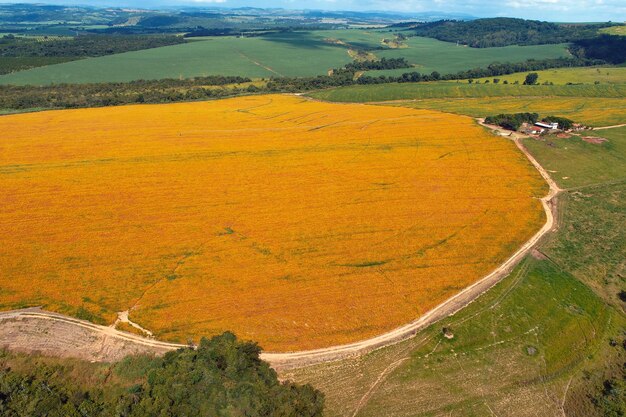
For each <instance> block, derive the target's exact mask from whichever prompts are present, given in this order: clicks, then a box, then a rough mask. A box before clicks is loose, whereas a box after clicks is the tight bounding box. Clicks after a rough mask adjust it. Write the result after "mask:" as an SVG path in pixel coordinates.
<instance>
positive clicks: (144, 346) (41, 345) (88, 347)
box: [0, 137, 561, 369]
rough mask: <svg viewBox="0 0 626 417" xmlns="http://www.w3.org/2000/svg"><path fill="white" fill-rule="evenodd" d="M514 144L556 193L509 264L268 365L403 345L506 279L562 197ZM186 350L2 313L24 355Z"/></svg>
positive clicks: (1, 329)
mask: <svg viewBox="0 0 626 417" xmlns="http://www.w3.org/2000/svg"><path fill="white" fill-rule="evenodd" d="M511 139H512V140H513V142H514V143H515V144H516V145H517V147H518V148H519V149H520V150H521V151H522V152H523V153H524V155H526V157H527V158H528V159H529V161H530V162H531V163H532V164H533V165H534V166H535V168H536V169H537V170H538V171H539V172H540V174H541V175H542V177H543V178H544V179H545V180H546V182H547V183H548V185H549V187H550V191H549V193H548V195H546V196H545V197H543V198H542V199H541V203H542V205H543V208H544V210H545V213H546V223H545V224H544V225H543V227H542V228H541V229H540V230H539V231H538V232H537V233H536V234H535V235H534V236H533V237H532V238H531V239H530V240H528V241H527V242H526V243H524V245H522V247H520V248H519V249H518V250H517V251H516V252H515V253H514V254H513V255H512V256H511V257H510V258H509V259H508V260H507V261H506V262H504V263H503V264H502V265H500V266H499V267H498V268H497V269H495V270H494V271H493V272H491V273H490V274H489V275H487V276H486V277H484V278H483V279H481V280H480V281H477V282H476V283H474V284H473V285H471V286H469V287H467V288H465V289H464V290H463V291H461V292H459V293H458V294H456V295H455V296H453V297H451V298H450V299H448V300H447V301H445V302H444V303H442V304H440V305H439V306H437V307H435V308H434V309H432V310H431V311H429V312H428V313H426V314H424V315H423V316H422V317H420V318H418V319H417V320H414V321H412V322H411V323H408V324H406V325H404V326H401V327H399V328H397V329H395V330H392V331H390V332H387V333H384V334H381V335H379V336H376V337H373V338H371V339H367V340H362V341H359V342H355V343H350V344H346V345H341V346H334V347H329V348H324V349H316V350H310V351H302V352H290V353H273V352H264V353H262V359H264V360H266V361H268V362H269V363H271V364H272V366H273V367H274V368H277V369H289V368H298V367H303V366H307V365H311V364H316V363H321V362H328V361H333V360H338V359H342V358H345V357H349V356H356V355H362V354H364V353H367V352H370V351H372V350H375V349H378V348H381V347H384V346H389V345H392V344H395V343H398V342H401V341H403V340H406V339H408V338H411V337H413V336H414V335H415V334H416V333H417V332H419V331H420V330H422V329H424V328H426V327H428V326H430V325H431V324H433V323H435V322H437V321H439V320H441V319H443V318H446V317H448V316H451V315H453V314H455V313H456V312H458V311H459V310H461V309H462V308H464V307H466V306H467V305H468V304H470V303H471V302H473V301H474V300H475V299H477V298H478V297H479V296H480V295H481V294H483V293H484V292H486V291H487V290H489V289H490V288H491V287H493V286H494V285H495V284H497V283H498V282H499V281H500V280H502V279H503V278H504V277H506V276H507V275H508V274H509V273H510V272H511V270H512V269H513V268H514V267H515V266H516V265H517V263H518V262H519V261H520V260H521V259H522V258H523V257H524V256H526V254H528V253H529V252H530V251H531V250H532V248H533V247H534V246H535V245H536V244H537V243H538V242H539V241H540V240H541V239H542V238H543V237H544V235H546V234H547V233H549V232H550V231H552V230H553V229H554V228H555V224H556V223H555V216H556V208H557V205H556V203H555V197H556V196H557V195H558V194H559V192H560V191H561V190H560V189H559V187H558V186H557V185H556V183H555V182H554V181H553V180H552V178H550V175H549V174H548V173H547V172H546V170H545V169H543V167H541V165H539V163H538V162H537V161H536V160H535V159H534V158H533V157H532V155H530V154H529V153H528V151H527V150H526V148H525V147H524V146H523V144H522V143H521V142H520V138H519V137H511ZM184 346H185V345H179V344H173V343H166V342H160V341H157V340H153V339H148V338H144V337H141V336H136V335H133V334H130V333H125V332H120V331H118V330H115V329H114V328H111V327H105V326H100V325H97V324H93V323H90V322H87V321H83V320H79V319H75V318H71V317H67V316H63V315H61V314H56V313H50V312H45V311H42V310H40V309H25V310H17V311H9V312H4V313H0V347H5V348H8V349H13V350H18V351H26V352H34V351H37V352H41V353H44V354H50V355H57V356H68V357H79V358H82V359H87V360H92V361H114V360H119V359H120V358H121V357H123V356H125V355H127V354H131V353H154V354H162V353H164V352H166V351H168V350H173V349H178V348H181V347H184Z"/></svg>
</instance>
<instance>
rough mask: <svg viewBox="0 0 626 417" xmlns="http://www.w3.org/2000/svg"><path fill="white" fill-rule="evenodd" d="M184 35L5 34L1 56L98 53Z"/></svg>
mask: <svg viewBox="0 0 626 417" xmlns="http://www.w3.org/2000/svg"><path fill="white" fill-rule="evenodd" d="M184 42H185V40H184V39H183V38H182V37H181V36H172V35H150V36H148V35H128V36H114V35H109V36H104V35H81V36H76V37H74V38H69V39H54V40H44V41H41V40H37V39H34V38H24V37H14V36H4V37H2V38H0V57H73V58H76V59H78V58H84V57H95V56H103V55H112V54H119V53H122V52H129V51H139V50H142V49H149V48H158V47H161V46H168V45H177V44H180V43H184Z"/></svg>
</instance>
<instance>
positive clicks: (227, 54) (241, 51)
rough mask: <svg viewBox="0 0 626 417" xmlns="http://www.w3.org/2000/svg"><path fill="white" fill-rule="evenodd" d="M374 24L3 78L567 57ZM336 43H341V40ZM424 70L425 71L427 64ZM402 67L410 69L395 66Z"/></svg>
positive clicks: (457, 64) (197, 45)
mask: <svg viewBox="0 0 626 417" xmlns="http://www.w3.org/2000/svg"><path fill="white" fill-rule="evenodd" d="M388 35H389V34H388V33H384V32H379V31H374V30H364V29H362V30H354V29H352V30H350V29H344V30H323V31H302V32H286V33H270V34H267V35H264V36H259V37H254V38H236V37H213V38H210V37H208V38H202V39H201V40H195V41H194V42H189V43H187V44H184V45H175V46H167V47H162V48H155V49H148V50H142V51H135V52H128V53H123V54H117V55H110V56H105V57H98V58H88V59H83V60H80V61H76V62H69V63H63V64H59V65H50V66H46V67H43V68H35V69H30V70H26V71H21V72H18V73H13V74H9V75H5V76H1V77H0V84H15V85H25V84H34V85H45V84H52V83H56V84H58V83H93V82H124V81H132V80H138V79H160V78H188V77H194V76H203V75H240V76H247V77H251V78H261V77H272V76H275V77H278V76H289V77H296V76H297V77H303V76H315V75H324V74H327V73H328V71H329V70H330V69H332V68H340V67H342V66H344V65H345V64H347V63H349V62H351V61H352V58H350V55H349V54H348V49H372V48H379V47H383V48H384V49H382V50H373V51H372V52H373V53H374V54H375V55H376V56H377V57H378V58H383V57H387V58H391V57H405V58H407V59H408V60H409V61H410V62H412V63H414V64H415V65H420V66H421V67H418V68H416V69H415V70H417V71H422V72H431V71H433V70H437V71H440V72H441V73H449V72H457V71H459V70H466V69H470V68H475V67H480V66H486V65H488V64H490V63H492V62H494V61H510V62H518V61H523V60H526V59H528V58H537V59H542V58H554V57H559V56H564V55H565V49H564V47H563V46H562V45H539V46H524V47H518V46H514V47H506V48H488V49H484V50H483V49H474V48H465V47H457V46H456V45H455V44H451V43H446V42H440V41H436V40H434V39H427V38H412V39H410V41H409V47H408V48H402V49H390V48H387V47H384V46H382V44H381V40H382V39H383V38H384V37H385V36H388ZM337 41H339V42H337ZM424 69H426V70H424ZM398 71H399V72H400V73H403V72H407V71H410V70H398Z"/></svg>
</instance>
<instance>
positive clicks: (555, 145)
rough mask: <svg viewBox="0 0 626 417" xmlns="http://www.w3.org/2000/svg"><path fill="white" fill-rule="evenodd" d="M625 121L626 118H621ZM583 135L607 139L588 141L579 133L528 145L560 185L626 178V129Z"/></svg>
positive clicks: (584, 134) (582, 184) (585, 185)
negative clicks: (598, 142) (595, 141)
mask: <svg viewBox="0 0 626 417" xmlns="http://www.w3.org/2000/svg"><path fill="white" fill-rule="evenodd" d="M621 122H622V123H626V118H622V120H621ZM581 135H582V136H587V135H589V136H595V137H601V138H604V139H608V141H607V142H603V143H600V144H594V143H588V142H586V141H584V140H582V139H581V138H580V137H578V136H572V137H571V138H568V139H560V138H558V137H556V136H547V137H546V138H545V139H543V140H527V141H526V146H527V147H528V149H529V150H530V151H531V152H532V153H533V154H534V155H536V158H537V160H538V161H539V162H540V163H541V164H542V165H543V167H544V168H545V169H547V170H549V171H550V172H552V173H553V175H552V176H553V178H554V180H555V181H556V182H557V183H558V184H559V186H560V187H561V188H568V189H569V188H578V187H588V186H591V185H594V184H599V183H605V182H607V181H621V180H626V128H616V129H606V130H597V131H591V132H583V133H581Z"/></svg>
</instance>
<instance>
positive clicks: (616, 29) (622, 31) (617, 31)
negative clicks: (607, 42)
mask: <svg viewBox="0 0 626 417" xmlns="http://www.w3.org/2000/svg"><path fill="white" fill-rule="evenodd" d="M600 32H602V33H608V34H609V35H622V36H626V25H621V26H611V27H608V28H602V29H600Z"/></svg>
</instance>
